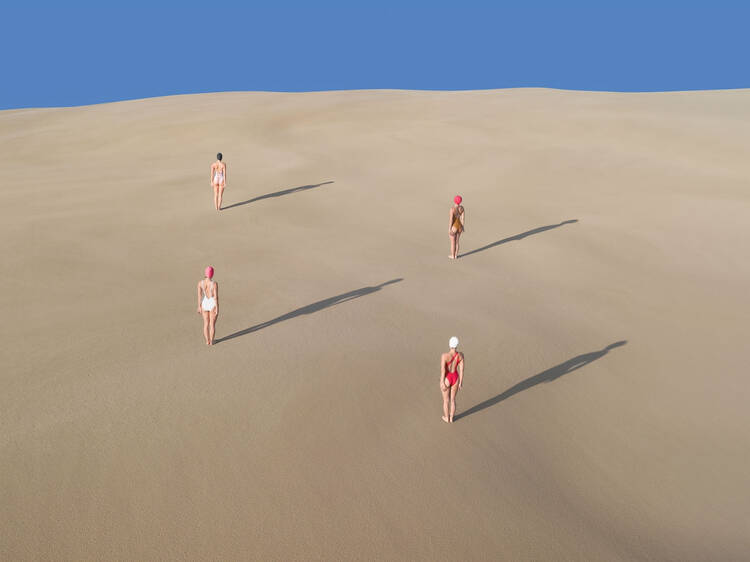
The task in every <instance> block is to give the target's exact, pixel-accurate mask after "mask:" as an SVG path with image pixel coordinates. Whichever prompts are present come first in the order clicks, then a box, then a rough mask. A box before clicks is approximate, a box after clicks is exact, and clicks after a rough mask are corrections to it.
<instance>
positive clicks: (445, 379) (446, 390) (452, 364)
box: [440, 336, 464, 423]
mask: <svg viewBox="0 0 750 562" xmlns="http://www.w3.org/2000/svg"><path fill="white" fill-rule="evenodd" d="M448 346H449V347H450V351H449V352H448V353H443V354H442V355H441V356H440V390H441V392H442V393H443V421H444V422H445V423H453V415H454V414H455V413H456V394H458V389H459V388H461V385H462V384H463V382H464V354H463V353H460V352H458V351H456V348H457V347H458V338H457V337H456V336H453V337H452V338H451V339H450V341H449V342H448Z"/></svg>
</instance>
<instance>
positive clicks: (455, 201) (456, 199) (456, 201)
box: [453, 195, 463, 205]
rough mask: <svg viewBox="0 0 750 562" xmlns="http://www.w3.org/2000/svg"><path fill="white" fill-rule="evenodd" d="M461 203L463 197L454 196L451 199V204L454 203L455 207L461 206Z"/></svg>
mask: <svg viewBox="0 0 750 562" xmlns="http://www.w3.org/2000/svg"><path fill="white" fill-rule="evenodd" d="M461 201H463V197H461V196H460V195H456V196H455V197H454V198H453V202H454V203H455V204H456V205H460V204H461Z"/></svg>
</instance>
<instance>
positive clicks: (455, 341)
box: [448, 336, 458, 349]
mask: <svg viewBox="0 0 750 562" xmlns="http://www.w3.org/2000/svg"><path fill="white" fill-rule="evenodd" d="M448 347H450V348H451V349H456V348H457V347H458V338H457V337H456V336H453V337H452V338H451V339H450V340H448Z"/></svg>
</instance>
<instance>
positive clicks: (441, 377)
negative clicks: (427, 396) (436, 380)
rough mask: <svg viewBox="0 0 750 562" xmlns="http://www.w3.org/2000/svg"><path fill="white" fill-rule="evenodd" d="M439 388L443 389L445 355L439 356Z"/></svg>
mask: <svg viewBox="0 0 750 562" xmlns="http://www.w3.org/2000/svg"><path fill="white" fill-rule="evenodd" d="M440 388H441V389H444V388H445V354H443V355H441V356H440Z"/></svg>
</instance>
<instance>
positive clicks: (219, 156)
mask: <svg viewBox="0 0 750 562" xmlns="http://www.w3.org/2000/svg"><path fill="white" fill-rule="evenodd" d="M216 158H218V159H219V160H221V152H219V153H218V154H217V155H216Z"/></svg>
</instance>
